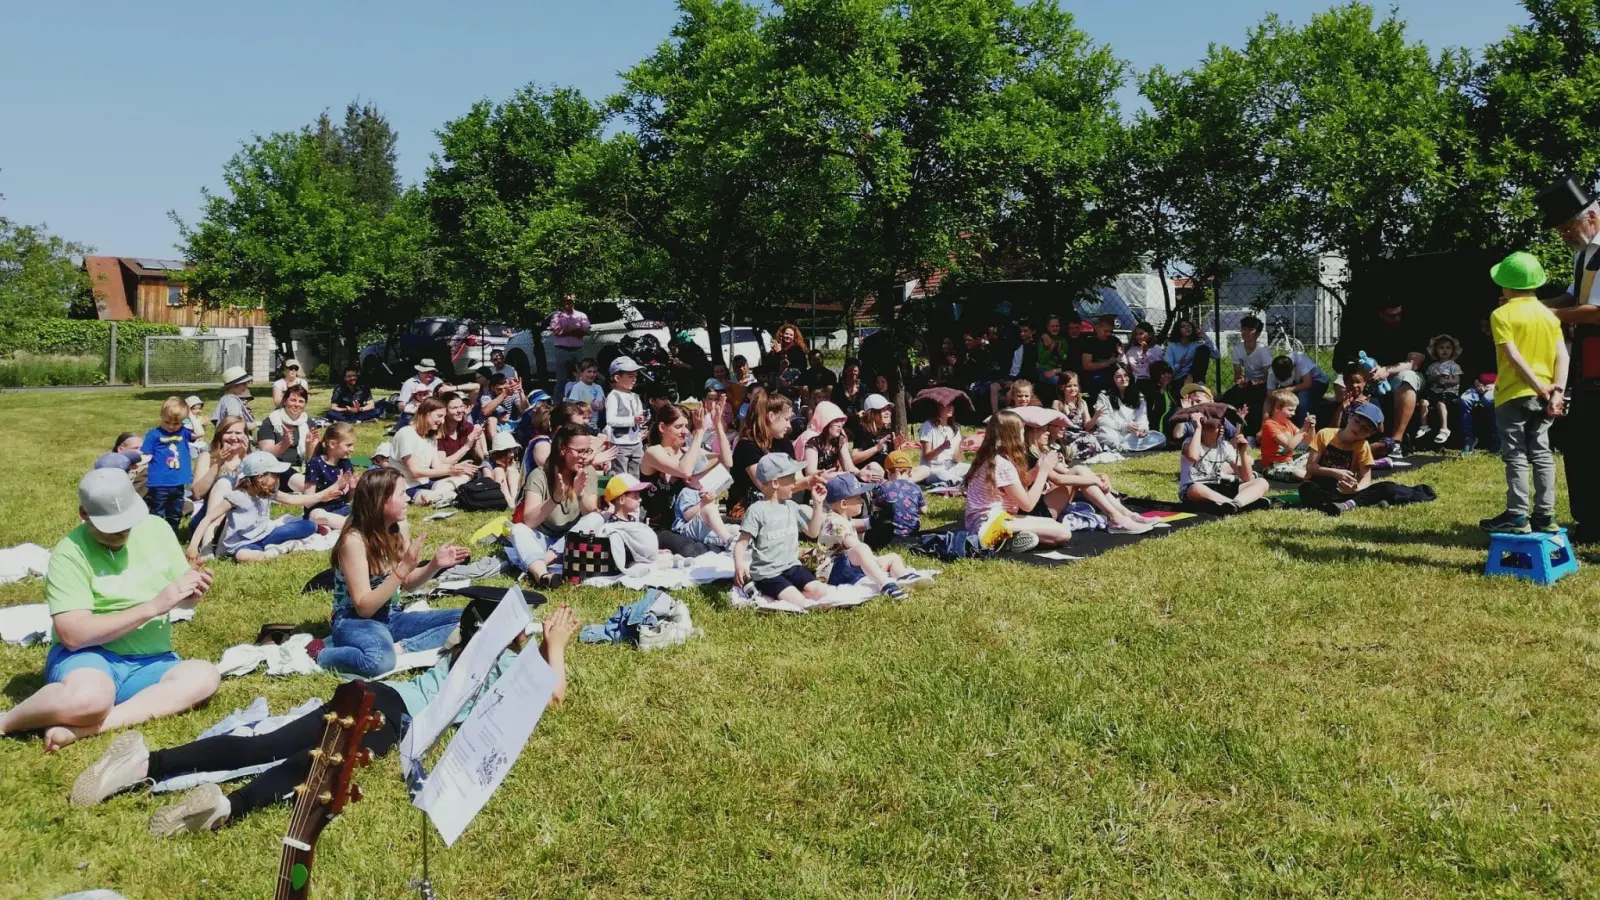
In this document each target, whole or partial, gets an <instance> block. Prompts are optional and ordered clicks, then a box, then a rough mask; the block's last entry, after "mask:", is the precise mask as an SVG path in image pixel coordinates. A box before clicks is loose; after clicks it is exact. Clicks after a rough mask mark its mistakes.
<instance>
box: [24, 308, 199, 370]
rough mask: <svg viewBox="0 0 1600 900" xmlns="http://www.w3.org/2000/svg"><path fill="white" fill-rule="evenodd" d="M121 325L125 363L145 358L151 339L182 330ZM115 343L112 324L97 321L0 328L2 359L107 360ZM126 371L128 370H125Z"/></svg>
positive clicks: (30, 323)
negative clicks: (33, 356)
mask: <svg viewBox="0 0 1600 900" xmlns="http://www.w3.org/2000/svg"><path fill="white" fill-rule="evenodd" d="M116 324H117V357H118V360H117V361H118V366H117V368H119V369H124V366H123V365H122V361H123V360H125V359H132V358H140V357H143V355H144V339H145V337H146V336H148V335H161V334H178V333H179V331H178V326H176V325H166V324H162V323H156V322H137V321H127V322H118V323H116ZM110 343H111V323H110V322H102V321H99V320H97V319H24V320H21V321H14V322H5V323H4V327H0V358H9V357H12V356H15V355H16V354H17V353H18V352H19V351H21V352H26V353H39V354H52V355H61V356H89V355H98V356H99V357H101V358H102V359H104V358H105V355H106V350H107V348H108V346H109V345H110ZM124 370H125V369H124Z"/></svg>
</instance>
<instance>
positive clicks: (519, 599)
mask: <svg viewBox="0 0 1600 900" xmlns="http://www.w3.org/2000/svg"><path fill="white" fill-rule="evenodd" d="M532 621H533V614H532V613H530V612H529V611H528V601H527V600H525V599H523V596H522V590H521V589H520V588H518V587H515V586H513V587H512V588H511V589H510V590H508V591H506V596H505V599H504V600H501V601H500V604H499V605H498V606H496V607H495V610H494V612H493V613H491V614H490V615H489V619H488V621H486V622H484V623H483V624H482V625H480V626H479V627H478V632H477V634H475V635H474V636H473V638H472V640H471V641H470V642H469V643H468V644H467V648H466V649H465V650H463V651H461V658H460V659H458V660H456V662H455V665H453V666H451V667H450V675H449V677H448V678H446V679H445V682H444V687H443V688H441V689H440V691H439V696H437V697H435V698H433V702H431V703H429V704H428V706H427V708H426V709H424V710H423V711H422V713H421V714H420V715H418V716H417V717H416V718H414V719H412V720H411V727H410V728H408V729H406V736H405V737H404V738H403V739H401V741H400V770H401V771H402V772H403V773H405V776H406V779H407V780H410V779H412V778H413V777H415V775H416V773H417V770H418V769H419V768H420V766H421V764H422V757H423V755H424V754H426V753H427V752H428V750H429V748H431V747H432V746H433V744H434V742H435V741H437V740H439V735H441V734H444V730H445V729H446V728H449V727H450V723H451V722H454V721H455V719H456V716H457V715H459V714H460V712H461V707H463V706H465V705H466V704H467V701H468V700H469V699H471V697H472V695H473V694H475V693H477V691H478V688H479V687H481V686H482V685H483V680H484V679H485V678H487V677H488V675H489V670H490V669H491V668H493V667H494V664H495V661H496V660H498V659H499V658H500V654H501V652H502V651H504V650H505V649H506V647H508V646H510V645H511V642H512V641H513V640H515V639H516V637H517V635H519V634H522V632H523V629H524V628H526V627H527V626H528V624H529V623H530V622H532ZM535 655H537V654H535Z"/></svg>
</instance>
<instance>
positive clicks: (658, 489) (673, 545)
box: [639, 405, 710, 556]
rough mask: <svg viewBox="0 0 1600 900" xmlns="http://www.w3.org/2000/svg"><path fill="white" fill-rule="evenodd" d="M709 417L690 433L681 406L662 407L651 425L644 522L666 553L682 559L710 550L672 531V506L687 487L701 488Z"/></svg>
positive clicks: (644, 469)
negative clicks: (667, 551)
mask: <svg viewBox="0 0 1600 900" xmlns="http://www.w3.org/2000/svg"><path fill="white" fill-rule="evenodd" d="M708 424H709V423H708V421H707V417H705V416H702V417H701V418H700V423H699V426H698V428H697V429H696V430H695V431H693V432H692V433H691V432H690V430H689V429H690V427H691V420H690V416H689V413H688V411H687V410H685V409H684V408H683V407H681V406H677V405H668V406H663V407H662V408H661V409H660V410H659V411H657V413H656V416H655V419H654V421H652V422H651V423H650V435H649V438H648V439H647V441H646V443H647V444H648V445H649V447H648V449H646V450H645V452H644V460H643V462H641V463H640V465H639V479H640V480H641V481H643V482H644V483H645V484H647V485H649V486H650V490H649V491H648V492H647V493H646V494H645V495H644V504H643V510H644V520H645V523H646V524H648V525H649V526H650V527H651V528H652V529H654V530H655V532H656V537H657V539H658V540H659V541H660V545H661V548H662V549H663V550H670V551H671V552H673V553H676V554H677V555H679V556H698V555H700V554H701V553H705V552H707V551H708V550H709V549H710V548H709V547H706V545H704V544H702V543H700V542H699V541H696V540H694V539H692V538H690V537H688V536H687V535H684V534H680V533H678V532H675V531H673V530H672V523H673V519H674V517H675V516H674V512H673V505H674V502H675V501H676V500H677V498H678V495H679V493H680V492H682V490H683V489H684V488H685V487H690V488H698V487H700V474H701V472H703V471H704V470H705V469H707V468H709V465H708V464H704V460H705V458H706V454H705V437H706V430H707V426H708Z"/></svg>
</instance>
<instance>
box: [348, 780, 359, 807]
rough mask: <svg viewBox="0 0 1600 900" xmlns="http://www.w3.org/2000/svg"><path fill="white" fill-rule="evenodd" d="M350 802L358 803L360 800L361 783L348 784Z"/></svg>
mask: <svg viewBox="0 0 1600 900" xmlns="http://www.w3.org/2000/svg"><path fill="white" fill-rule="evenodd" d="M350 802H351V803H360V802H361V785H359V784H352V785H350Z"/></svg>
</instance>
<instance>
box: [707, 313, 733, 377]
mask: <svg viewBox="0 0 1600 900" xmlns="http://www.w3.org/2000/svg"><path fill="white" fill-rule="evenodd" d="M722 323H723V318H722V303H721V302H720V301H719V302H716V303H710V304H707V305H706V340H707V343H709V344H711V363H712V365H721V366H726V365H727V364H728V359H727V355H726V354H725V353H724V352H723V350H724V347H723V346H722ZM729 371H732V369H729Z"/></svg>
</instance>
